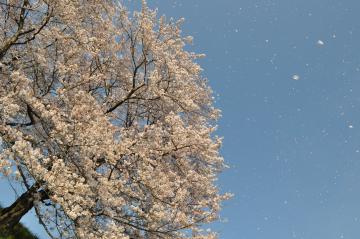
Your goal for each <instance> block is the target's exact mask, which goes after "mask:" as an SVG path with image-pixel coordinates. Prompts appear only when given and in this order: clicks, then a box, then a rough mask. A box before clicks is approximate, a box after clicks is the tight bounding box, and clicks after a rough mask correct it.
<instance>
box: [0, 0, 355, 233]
mask: <svg viewBox="0 0 360 239" xmlns="http://www.w3.org/2000/svg"><path fill="white" fill-rule="evenodd" d="M148 2H149V5H150V6H152V7H158V8H159V12H160V13H161V14H166V15H167V16H169V17H170V16H172V17H175V18H179V17H185V19H186V22H185V24H184V27H183V29H184V34H186V35H192V36H194V39H195V40H194V45H193V46H192V47H191V50H193V51H196V52H198V53H205V54H206V55H207V58H205V59H203V60H201V62H200V63H201V65H202V67H203V68H204V75H205V76H206V77H207V78H208V79H209V82H210V84H211V86H212V87H213V89H214V92H215V96H216V105H217V106H218V107H219V108H220V109H221V110H222V112H223V117H222V119H221V120H220V121H219V131H218V134H219V135H221V136H224V138H225V139H224V145H223V148H222V155H223V156H224V158H225V160H226V161H227V163H228V164H229V165H230V167H231V168H230V169H228V170H226V171H225V172H224V173H223V174H222V175H221V177H220V180H219V185H220V187H221V189H222V190H223V191H230V192H232V193H234V194H235V197H234V198H233V199H232V200H230V201H228V202H226V203H225V204H224V210H223V212H222V218H223V220H222V221H225V222H222V223H217V224H215V225H214V230H215V231H218V232H219V233H220V238H224V239H235V238H236V239H289V238H299V239H322V238H324V239H338V238H345V239H357V238H359V235H360V187H359V185H360V140H359V139H360V47H359V46H360V21H359V12H360V1H358V0H344V1H339V0H222V1H216V0H182V1H181V0H177V1H175V0H149V1H148ZM294 75H296V76H298V78H299V79H298V80H294V79H293V76H294ZM3 186H4V184H2V187H1V192H4V194H5V193H6V190H5V188H3ZM10 192H11V191H10ZM10 192H9V195H11V193H10ZM6 194H7V193H6ZM11 199H13V196H11ZM1 200H2V202H5V200H8V199H3V197H1ZM9 201H11V200H10V199H9ZM24 221H25V223H27V224H28V225H30V226H31V228H33V229H34V231H38V227H37V226H34V224H36V219H34V218H33V217H31V216H28V217H27V218H26V219H25V220H24ZM38 232H39V234H41V235H43V233H42V232H41V231H38ZM42 238H46V237H45V236H44V237H42Z"/></svg>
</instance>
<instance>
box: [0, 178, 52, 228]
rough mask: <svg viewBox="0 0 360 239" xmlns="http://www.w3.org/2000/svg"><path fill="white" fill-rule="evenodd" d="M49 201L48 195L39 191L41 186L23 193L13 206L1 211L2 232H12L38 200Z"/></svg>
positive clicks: (0, 226) (0, 224)
mask: <svg viewBox="0 0 360 239" xmlns="http://www.w3.org/2000/svg"><path fill="white" fill-rule="evenodd" d="M46 199H48V196H47V194H46V193H45V192H44V191H43V190H40V191H39V186H38V185H34V186H32V187H31V188H30V189H29V190H28V191H27V192H25V193H23V194H22V195H21V196H20V197H19V198H18V199H17V200H16V201H15V202H14V203H13V204H12V205H10V206H9V207H6V208H3V209H1V210H0V231H1V232H4V231H5V232H6V231H11V230H12V229H13V228H14V227H15V226H16V225H17V224H18V223H19V221H20V220H21V218H22V217H23V216H24V215H25V214H26V213H28V212H29V211H30V210H31V209H32V208H33V206H34V202H35V201H38V200H40V201H41V200H46Z"/></svg>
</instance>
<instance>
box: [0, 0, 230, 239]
mask: <svg viewBox="0 0 360 239" xmlns="http://www.w3.org/2000/svg"><path fill="white" fill-rule="evenodd" d="M0 11H1V12H0V29H1V32H0V143H1V146H0V170H1V173H2V174H3V175H5V176H7V177H9V178H11V179H13V180H17V181H18V182H19V183H21V184H23V185H24V186H25V187H26V188H27V189H28V190H31V189H32V187H34V185H35V186H36V190H37V191H42V192H44V193H46V195H47V197H45V198H39V199H38V200H37V201H36V202H35V208H36V212H37V214H38V217H39V218H40V222H41V223H42V224H43V225H44V226H45V227H46V229H47V231H48V233H49V235H51V236H52V237H54V238H55V237H56V238H58V237H61V238H87V239H92V238H94V239H95V238H96V239H97V238H104V239H105V238H106V239H109V238H116V239H122V238H123V239H129V238H144V239H145V238H148V239H155V238H164V239H165V238H176V239H180V238H194V239H209V238H215V237H216V235H215V234H213V233H209V232H203V231H202V230H201V227H202V225H203V224H204V223H208V222H211V221H214V220H215V219H216V218H217V217H218V212H219V209H220V204H221V202H222V201H223V200H224V199H226V198H227V197H228V195H221V194H219V192H218V189H217V187H216V185H215V184H214V182H215V180H216V177H217V174H218V173H219V172H220V171H221V170H222V169H223V168H224V164H223V159H222V157H221V156H220V155H219V152H218V151H219V147H220V144H221V140H220V139H219V138H217V137H215V136H214V134H213V132H214V129H215V121H216V119H217V117H218V116H219V111H218V110H217V109H215V108H214V107H213V105H212V104H213V102H212V96H211V89H210V88H209V86H208V85H207V82H206V80H205V79H204V78H203V77H202V76H201V71H202V70H201V68H200V66H199V65H198V64H197V63H195V60H196V59H197V58H199V57H201V55H197V54H194V53H191V52H187V51H185V50H184V46H185V44H186V43H189V42H191V37H183V36H181V31H180V25H181V22H182V20H179V21H174V20H172V19H170V20H167V19H165V17H160V18H158V17H157V13H156V11H153V10H150V9H149V8H148V7H147V5H146V3H145V2H144V1H143V4H142V9H141V11H140V12H134V13H133V14H129V12H128V11H127V10H126V9H125V7H124V6H123V5H120V4H119V3H114V2H113V1H107V0H106V1H105V0H87V1H85V0H62V1H58V0H46V1H45V0H37V1H30V0H7V1H2V0H1V1H0Z"/></svg>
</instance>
